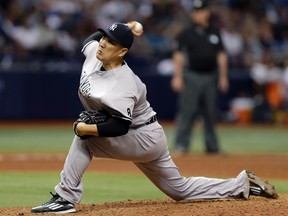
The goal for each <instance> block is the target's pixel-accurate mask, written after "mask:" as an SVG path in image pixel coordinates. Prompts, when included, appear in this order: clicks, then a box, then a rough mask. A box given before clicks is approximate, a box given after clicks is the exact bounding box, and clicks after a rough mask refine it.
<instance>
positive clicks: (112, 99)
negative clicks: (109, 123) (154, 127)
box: [102, 92, 135, 122]
mask: <svg viewBox="0 0 288 216" xmlns="http://www.w3.org/2000/svg"><path fill="white" fill-rule="evenodd" d="M121 94H122V96H120V97H119V94H118V95H115V94H114V95H112V94H110V96H109V97H104V98H102V103H103V104H105V105H106V106H107V107H109V108H110V109H111V110H113V111H112V116H113V117H115V118H121V119H123V120H126V121H130V122H131V121H132V113H133V109H134V104H135V99H134V98H133V96H132V95H131V94H129V93H127V92H126V93H124V92H122V93H121Z"/></svg>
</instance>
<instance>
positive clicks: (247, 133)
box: [0, 125, 288, 153]
mask: <svg viewBox="0 0 288 216" xmlns="http://www.w3.org/2000/svg"><path fill="white" fill-rule="evenodd" d="M164 129H165V132H166V135H167V139H168V144H169V148H170V149H172V148H173V141H174V136H175V134H174V127H173V125H169V126H168V125H166V126H165V127H164ZM217 131H218V136H219V141H220V144H221V146H222V147H223V149H224V150H225V151H226V152H230V153H247V152H250V153H265V152H269V153H279V152H281V153H283V152H287V153H288V145H287V140H288V133H287V128H278V127H274V128H273V127H253V128H249V127H233V126H231V127H228V126H225V127H218V129H217ZM73 136H74V134H73V131H72V129H71V126H70V125H67V126H63V127H60V126H57V127H54V128H53V127H45V128H41V127H39V126H38V127H37V126H35V127H33V126H29V127H13V129H12V128H1V130H0V149H1V152H2V153H4V152H22V153H25V152H67V150H68V149H69V146H70V144H71V141H72V139H73ZM190 150H191V151H193V152H202V151H204V145H203V133H202V128H201V127H200V126H197V127H196V128H195V130H194V133H193V136H192V137H191V147H190Z"/></svg>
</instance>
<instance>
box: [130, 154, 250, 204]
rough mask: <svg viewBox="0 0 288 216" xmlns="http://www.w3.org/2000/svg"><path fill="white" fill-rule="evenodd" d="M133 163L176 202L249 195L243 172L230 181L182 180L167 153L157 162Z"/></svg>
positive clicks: (210, 179)
mask: <svg viewBox="0 0 288 216" xmlns="http://www.w3.org/2000/svg"><path fill="white" fill-rule="evenodd" d="M135 164H136V166H137V167H138V168H139V169H140V170H141V171H142V172H143V173H144V174H145V175H146V176H147V177H148V178H149V179H150V180H151V181H152V182H153V183H154V184H155V185H156V186H157V187H158V188H159V189H160V190H161V191H163V192H164V193H165V194H166V195H168V196H169V197H171V198H172V199H174V200H177V201H180V200H192V199H216V198H239V197H245V198H248V196H249V180H248V177H247V174H246V171H242V172H241V173H240V174H239V175H238V176H237V177H236V178H230V179H216V178H206V177H190V178H185V177H183V176H181V175H180V173H179V170H178V168H177V167H176V166H175V164H174V162H173V161H172V159H171V157H170V156H169V152H168V151H167V152H166V153H165V154H163V155H162V156H161V157H160V158H159V159H157V160H154V161H151V162H148V163H135Z"/></svg>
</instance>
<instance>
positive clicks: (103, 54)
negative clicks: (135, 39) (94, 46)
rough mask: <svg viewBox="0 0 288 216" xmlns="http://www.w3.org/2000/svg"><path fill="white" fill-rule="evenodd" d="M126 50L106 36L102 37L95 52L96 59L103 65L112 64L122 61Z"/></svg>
mask: <svg viewBox="0 0 288 216" xmlns="http://www.w3.org/2000/svg"><path fill="white" fill-rule="evenodd" d="M127 51H128V49H127V48H124V47H123V46H121V45H120V44H118V43H116V42H115V41H113V40H112V39H110V38H109V37H107V36H103V37H102V38H101V40H100V42H99V47H98V50H97V52H96V57H97V58H98V59H99V60H100V61H102V62H103V64H104V65H105V64H113V62H119V59H123V57H124V56H125V54H126V53H127Z"/></svg>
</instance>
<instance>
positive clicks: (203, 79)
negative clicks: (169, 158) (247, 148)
mask: <svg viewBox="0 0 288 216" xmlns="http://www.w3.org/2000/svg"><path fill="white" fill-rule="evenodd" d="M184 83H185V90H184V91H183V92H182V93H181V94H180V97H179V108H178V113H177V116H176V140H175V146H174V147H175V149H176V150H179V151H186V152H187V151H188V150H189V144H190V137H191V133H192V128H191V127H192V124H193V122H194V121H195V119H196V117H197V115H198V114H201V116H202V117H203V122H204V138H205V147H206V152H218V151H219V150H220V149H219V146H218V140H217V136H216V133H215V128H214V124H215V113H216V94H217V88H216V75H214V74H212V75H211V74H207V75H206V74H202V75H201V74H197V73H195V72H186V73H185V74H184Z"/></svg>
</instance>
